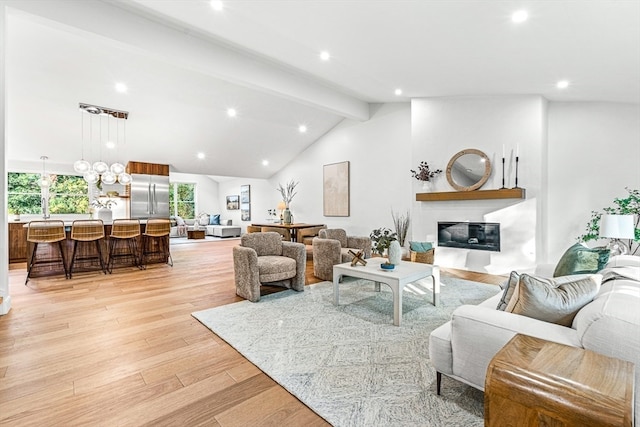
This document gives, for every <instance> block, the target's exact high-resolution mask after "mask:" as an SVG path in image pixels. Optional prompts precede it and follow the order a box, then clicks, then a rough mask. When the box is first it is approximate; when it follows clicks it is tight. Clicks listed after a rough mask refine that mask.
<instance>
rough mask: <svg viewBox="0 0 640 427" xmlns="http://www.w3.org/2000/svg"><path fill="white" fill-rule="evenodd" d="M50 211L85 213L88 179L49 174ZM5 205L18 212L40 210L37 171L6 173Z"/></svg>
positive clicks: (86, 208)
mask: <svg viewBox="0 0 640 427" xmlns="http://www.w3.org/2000/svg"><path fill="white" fill-rule="evenodd" d="M50 177H51V187H49V213H51V214H85V213H87V212H89V196H88V186H87V182H86V181H85V180H84V179H83V178H82V177H81V176H75V175H55V174H51V175H50ZM7 178H8V183H7V187H8V194H7V205H8V207H9V211H10V212H12V213H20V214H41V213H42V204H41V200H40V199H41V195H40V187H39V186H38V179H39V178H40V174H39V173H22V172H9V173H8V177H7Z"/></svg>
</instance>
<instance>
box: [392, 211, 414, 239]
mask: <svg viewBox="0 0 640 427" xmlns="http://www.w3.org/2000/svg"><path fill="white" fill-rule="evenodd" d="M391 218H393V226H394V228H395V229H396V234H397V235H398V243H400V246H402V247H404V244H405V242H406V239H407V233H408V232H409V226H410V225H411V214H410V213H409V211H407V212H406V213H404V214H400V213H396V212H393V211H391Z"/></svg>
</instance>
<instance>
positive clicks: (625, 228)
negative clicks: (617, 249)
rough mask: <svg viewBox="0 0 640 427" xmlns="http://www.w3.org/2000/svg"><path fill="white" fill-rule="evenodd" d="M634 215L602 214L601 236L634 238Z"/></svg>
mask: <svg viewBox="0 0 640 427" xmlns="http://www.w3.org/2000/svg"><path fill="white" fill-rule="evenodd" d="M634 228H635V227H634V225H633V215H602V217H601V218H600V237H608V238H610V239H633V237H634V232H635V230H634Z"/></svg>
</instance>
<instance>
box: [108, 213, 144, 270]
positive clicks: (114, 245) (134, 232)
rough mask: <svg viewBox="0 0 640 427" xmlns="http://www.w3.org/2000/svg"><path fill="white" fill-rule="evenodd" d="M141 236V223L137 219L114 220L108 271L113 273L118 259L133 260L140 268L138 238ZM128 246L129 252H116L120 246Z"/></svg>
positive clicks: (110, 239)
mask: <svg viewBox="0 0 640 427" xmlns="http://www.w3.org/2000/svg"><path fill="white" fill-rule="evenodd" d="M139 236H140V221H139V220H137V219H114V220H113V224H112V225H111V234H110V235H109V263H108V264H107V270H108V271H109V274H111V273H112V272H113V261H114V260H115V259H116V258H133V262H134V264H135V266H136V267H138V268H141V267H140V256H139V253H138V237H139ZM123 244H124V245H126V248H128V249H129V251H128V252H116V249H118V246H122V245H123Z"/></svg>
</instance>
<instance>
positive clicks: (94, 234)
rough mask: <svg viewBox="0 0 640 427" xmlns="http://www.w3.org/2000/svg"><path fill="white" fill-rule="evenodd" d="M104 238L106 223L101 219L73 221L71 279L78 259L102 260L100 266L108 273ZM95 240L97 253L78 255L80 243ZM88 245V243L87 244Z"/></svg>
mask: <svg viewBox="0 0 640 427" xmlns="http://www.w3.org/2000/svg"><path fill="white" fill-rule="evenodd" d="M103 239H104V223H103V222H102V220H101V219H89V220H86V219H82V220H76V221H73V223H72V224H71V240H73V255H72V256H71V265H70V266H69V279H71V276H72V275H73V266H74V265H75V262H76V261H89V260H92V259H96V258H97V259H98V260H100V268H101V269H102V272H103V273H104V274H107V269H106V267H105V265H104V260H103V258H102V240H103ZM92 242H95V245H96V252H97V254H98V255H97V256H96V255H86V256H83V257H76V253H77V249H78V243H83V244H84V243H89V244H91V243H92ZM85 246H86V245H85Z"/></svg>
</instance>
